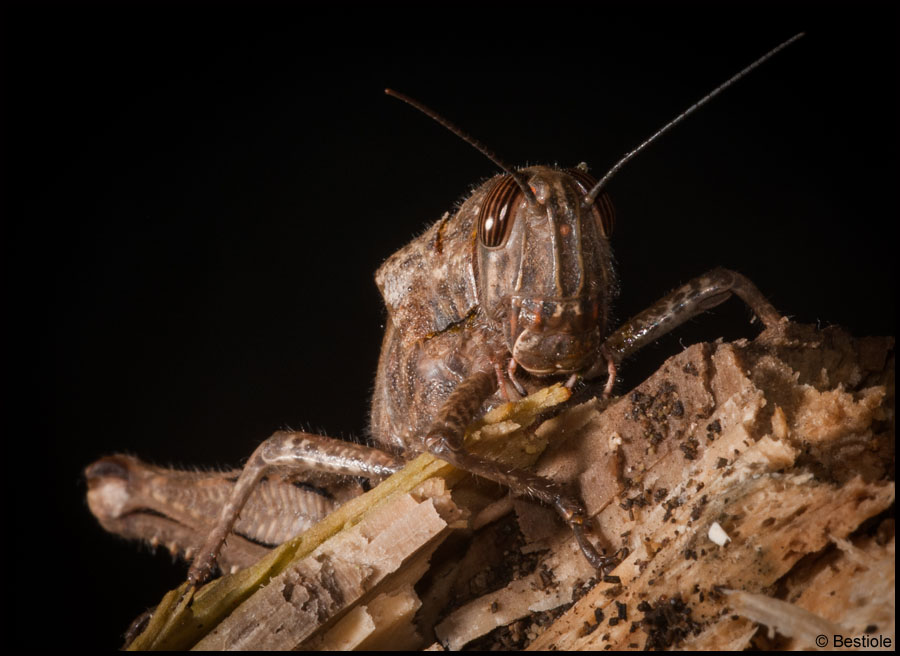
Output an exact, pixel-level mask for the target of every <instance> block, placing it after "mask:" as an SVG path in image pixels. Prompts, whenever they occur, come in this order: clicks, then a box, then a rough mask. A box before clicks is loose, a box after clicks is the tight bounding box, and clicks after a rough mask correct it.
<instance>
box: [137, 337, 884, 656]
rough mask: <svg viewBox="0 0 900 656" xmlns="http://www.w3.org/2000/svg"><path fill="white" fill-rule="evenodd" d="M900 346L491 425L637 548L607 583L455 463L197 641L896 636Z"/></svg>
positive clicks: (760, 641) (274, 581) (561, 531)
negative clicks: (898, 353)
mask: <svg viewBox="0 0 900 656" xmlns="http://www.w3.org/2000/svg"><path fill="white" fill-rule="evenodd" d="M893 348H894V345H893V340H892V339H889V338H866V339H859V340H855V339H853V338H851V337H850V336H849V335H847V334H846V333H845V332H844V331H842V330H841V329H838V328H828V329H825V330H822V331H817V330H815V328H813V327H811V326H800V325H794V324H790V323H787V322H785V323H782V324H781V325H779V326H777V327H775V328H770V329H768V330H766V331H765V332H764V333H763V334H762V335H760V337H759V338H757V339H756V340H754V341H746V340H742V341H739V342H735V343H727V344H723V343H716V344H699V345H696V346H693V347H690V348H688V349H686V350H685V351H684V352H682V353H681V354H679V355H677V356H675V357H673V358H671V359H670V360H668V361H667V362H666V363H665V364H664V365H663V366H662V367H661V368H660V369H659V370H658V371H657V373H656V374H654V375H653V376H652V377H651V378H650V379H648V380H647V381H645V382H644V383H643V384H642V385H640V386H639V387H638V388H636V389H635V390H633V391H632V392H629V393H627V394H626V395H624V396H622V397H620V398H618V399H614V400H613V401H612V402H608V403H601V402H600V401H597V400H593V401H589V402H588V403H584V404H581V405H579V406H576V407H572V408H569V409H567V410H566V411H565V412H562V413H560V414H559V415H558V416H556V417H553V418H551V419H548V420H546V421H544V422H543V423H542V424H539V425H537V424H536V425H537V428H532V429H529V430H523V429H522V427H523V426H527V425H528V424H529V423H530V422H531V421H532V420H533V419H534V417H535V415H537V414H538V413H540V412H543V411H546V408H548V407H549V406H550V405H552V403H554V402H556V401H553V402H550V401H546V400H545V401H544V402H543V405H539V406H537V407H532V408H531V409H530V410H528V411H527V412H525V415H527V417H525V418H523V417H522V416H519V415H517V414H516V413H517V412H520V410H521V408H520V406H510V407H508V408H505V409H502V410H501V411H500V412H498V413H495V415H494V416H493V417H492V418H491V419H490V420H489V421H488V422H486V423H482V424H481V425H480V426H479V427H480V429H481V430H480V432H479V433H478V437H479V438H480V439H481V440H484V441H485V444H484V445H482V446H481V447H478V448H484V447H487V448H488V449H489V450H491V451H492V453H494V454H497V455H496V457H498V458H501V459H505V460H504V461H505V462H508V463H509V464H510V465H515V466H528V465H529V464H530V462H532V461H534V459H535V458H536V457H537V455H538V454H539V453H540V452H541V451H542V450H543V449H544V447H545V446H546V450H545V451H544V452H543V455H542V456H541V457H540V459H539V460H538V461H537V464H536V466H535V469H536V471H538V472H539V473H540V474H542V475H544V476H546V477H548V478H551V479H554V480H556V481H558V482H560V483H563V484H568V485H571V486H573V489H576V490H577V491H578V493H579V494H580V495H581V498H582V499H583V500H584V502H585V505H586V508H587V510H588V514H589V515H590V516H591V517H592V520H591V522H592V531H591V533H590V535H591V536H592V540H593V541H594V542H595V544H597V546H598V548H600V549H602V550H605V551H606V552H607V553H613V552H618V553H620V554H621V555H622V562H621V563H620V564H619V565H618V567H617V568H616V569H615V570H614V571H613V572H611V574H610V575H608V576H606V577H602V576H601V575H599V574H598V573H597V572H596V571H595V570H593V569H592V568H591V567H590V566H589V565H588V563H587V562H586V560H585V559H584V557H583V555H582V554H581V552H580V550H579V549H578V547H577V545H576V544H575V541H574V539H573V537H572V535H571V533H570V532H569V531H568V530H567V529H566V527H565V526H564V525H562V523H561V522H560V521H559V520H558V519H557V518H556V516H555V514H554V513H553V512H552V511H551V510H548V509H547V508H545V507H543V506H541V505H539V504H537V503H535V502H533V501H530V500H527V499H516V500H510V499H509V498H508V497H506V496H505V493H504V492H503V491H502V490H499V489H498V488H497V487H496V486H493V485H492V484H489V483H486V482H484V481H472V480H471V479H466V480H461V476H460V475H459V473H458V472H456V473H452V472H451V469H448V468H447V467H448V466H446V465H444V469H440V470H439V469H438V467H439V465H440V462H439V461H437V462H436V463H435V464H434V465H432V464H429V465H427V467H435V469H422V470H421V471H422V472H427V475H425V474H422V475H421V476H420V475H419V474H417V475H416V476H420V477H419V478H414V479H410V480H411V481H415V482H414V484H413V483H412V482H410V483H409V484H408V487H407V488H405V490H406V491H402V490H401V491H400V492H396V493H391V495H390V496H388V497H386V500H385V501H384V502H383V503H380V505H374V506H372V507H371V508H369V509H368V510H366V511H365V512H362V514H361V515H359V516H360V517H361V519H359V520H358V521H357V520H353V521H352V522H351V521H349V520H347V521H344V520H341V521H344V523H342V524H341V525H340V526H337V525H335V526H334V527H333V528H332V529H329V532H327V536H326V538H327V539H322V540H319V541H317V542H315V543H311V545H312V544H314V545H315V546H310V549H309V550H308V551H307V552H304V553H305V555H302V554H301V555H302V557H297V558H295V559H294V560H293V561H292V562H291V563H290V564H289V565H288V566H286V568H284V569H283V571H280V573H277V574H276V575H274V578H271V580H266V579H264V578H260V579H259V581H260V583H261V584H264V587H262V588H261V589H260V590H259V591H258V592H255V593H254V594H252V596H249V598H247V599H246V600H244V601H243V602H241V603H237V604H236V606H237V607H236V609H235V610H233V611H228V613H230V614H227V613H225V611H222V613H223V615H225V614H227V617H224V619H222V621H221V622H218V620H217V623H218V625H217V626H216V627H215V628H214V629H213V630H212V631H211V632H209V633H208V635H206V637H205V638H203V639H202V640H201V641H200V642H199V643H197V644H195V646H196V647H197V648H207V649H238V648H241V649H251V648H252V649H287V648H297V647H300V648H301V649H304V650H313V649H335V650H336V649H342V650H346V649H366V650H370V649H385V648H389V649H417V648H425V647H430V648H432V649H435V648H438V649H439V648H449V649H460V648H466V647H469V648H480V649H485V648H495V649H496V648H501V649H502V648H523V647H527V648H529V649H565V650H574V649H591V650H594V649H612V650H615V649H645V648H650V649H670V648H684V649H698V650H699V649H703V650H712V649H715V650H730V649H745V648H758V649H761V648H767V649H807V648H815V647H817V646H818V647H822V645H821V644H819V645H816V642H815V640H816V638H817V636H819V635H822V634H824V635H826V636H829V639H830V637H831V636H832V635H834V634H840V635H844V636H848V637H851V636H865V635H869V636H874V635H878V636H884V637H889V638H890V639H891V641H893V639H894V524H893V519H892V514H891V513H892V506H893V502H894V483H893V479H894V446H893V444H894V439H893V435H894V378H893V372H894V362H893ZM557 400H558V399H557ZM517 408H518V409H517ZM529 412H530V413H531V414H530V415H529V414H528V413H529ZM491 438H493V440H491ZM491 445H493V446H491ZM504 448H505V450H506V451H507V453H505V454H502V453H499V451H502V450H503V449H504ZM423 457H424V456H423ZM416 463H418V464H416ZM414 467H420V468H422V467H426V466H425V465H423V464H422V461H421V459H420V460H416V461H414V462H413V463H411V464H410V465H409V466H408V467H407V468H406V469H404V471H403V472H401V473H400V474H398V475H397V476H398V477H402V476H403V475H405V472H406V471H407V469H410V468H414ZM407 475H408V474H407ZM435 475H437V478H435V477H434V476H435ZM392 478H394V477H392ZM389 482H390V479H389V481H386V482H385V483H389ZM391 484H392V485H393V484H394V483H391ZM381 487H382V486H379V488H376V489H375V490H373V491H372V492H370V493H369V494H373V493H375V492H378V490H379V489H380V488H381ZM450 488H452V498H451V492H450V491H449V490H450ZM356 501H357V500H352V501H350V502H348V503H347V504H346V505H345V506H343V507H342V508H341V509H339V510H337V511H336V513H334V514H339V513H341V512H350V511H349V510H345V509H346V508H347V507H348V506H351V505H352V504H354V503H355V502H356ZM510 511H512V512H510ZM353 512H356V511H353ZM354 516H356V515H354ZM329 519H330V518H326V519H325V520H323V522H322V524H327V522H328V521H329ZM335 521H337V520H335ZM317 529H318V527H314V528H313V529H311V532H315V531H316V530H317ZM319 530H324V529H319ZM323 535H325V534H324V533H323ZM301 537H302V536H301ZM270 558H276V556H275V555H274V552H273V555H271V556H270ZM238 576H239V575H238ZM260 576H261V575H260ZM254 580H256V579H254ZM198 598H199V597H198ZM173 599H174V597H173ZM172 603H174V602H172ZM164 606H165V604H164ZM166 612H168V611H166ZM159 622H163V620H159ZM170 623H171V622H170ZM145 644H146V643H145ZM154 644H156V645H157V646H159V645H166V644H167V643H165V642H164V641H163V642H161V643H154ZM168 644H171V643H168ZM189 644H193V643H189ZM882 645H883V643H882ZM875 646H878V645H877V644H876V645H875ZM891 646H892V645H891ZM825 647H826V648H829V647H831V645H830V643H829V644H828V645H825Z"/></svg>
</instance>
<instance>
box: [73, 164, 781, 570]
mask: <svg viewBox="0 0 900 656" xmlns="http://www.w3.org/2000/svg"><path fill="white" fill-rule="evenodd" d="M517 175H518V176H520V178H521V180H522V181H524V182H522V183H521V184H520V182H519V180H517V179H515V178H513V176H512V175H510V174H506V175H499V176H495V177H494V178H492V179H491V180H488V181H487V182H485V183H484V184H483V185H481V186H480V187H479V188H478V189H476V190H475V191H474V192H473V193H472V195H471V196H470V197H469V198H468V199H467V200H466V201H465V202H463V204H462V205H461V206H460V208H459V210H458V211H457V212H456V213H455V214H454V215H452V216H450V215H447V214H445V215H444V217H443V218H442V219H441V220H440V221H438V222H437V223H435V224H434V225H432V226H431V227H430V228H429V229H428V230H426V231H425V232H424V233H423V234H422V235H420V236H419V237H418V238H417V239H415V240H413V241H412V242H411V243H410V244H408V245H407V246H405V247H404V248H402V249H401V250H399V251H398V252H397V253H395V254H394V255H392V256H391V257H390V258H388V259H387V260H386V261H385V263H384V264H383V265H382V266H381V267H380V268H379V270H378V272H377V274H376V282H377V284H378V287H379V289H380V290H381V292H382V295H383V296H384V299H385V303H386V305H387V308H388V314H389V318H388V324H387V327H386V331H385V336H384V341H383V344H382V350H381V358H380V361H379V366H378V372H377V376H376V382H375V392H374V396H373V400H372V414H371V425H370V433H371V437H372V440H373V441H374V442H375V443H376V444H377V445H378V446H379V447H380V448H381V449H382V450H380V449H378V448H372V447H367V446H364V445H359V444H351V443H347V442H343V441H340V440H334V439H331V438H327V437H322V436H317V435H311V434H308V433H300V432H291V431H280V432H278V433H275V434H274V435H273V436H272V437H270V438H269V439H268V440H266V441H264V442H263V443H262V444H261V445H260V446H259V447H258V448H257V449H256V451H255V452H254V453H253V455H252V456H251V457H250V460H249V461H248V463H247V465H246V466H245V467H244V469H243V471H242V473H241V475H240V476H239V477H238V479H237V481H236V482H235V483H234V484H233V486H232V489H231V490H230V492H229V495H228V498H227V500H224V502H222V503H221V506H220V511H219V513H218V518H217V519H216V520H215V521H214V522H211V524H212V529H211V530H210V532H209V534H208V536H207V539H206V540H205V541H204V542H203V545H202V546H201V547H200V548H199V549H198V554H197V557H196V558H195V560H194V562H193V564H192V566H191V570H190V572H189V579H190V580H192V581H193V582H195V583H199V582H201V581H203V580H205V579H206V578H208V577H209V575H210V574H211V572H212V570H213V568H214V566H215V564H216V562H217V558H218V554H219V552H220V550H221V548H222V545H223V543H224V541H225V538H226V537H227V536H228V534H229V533H230V532H231V531H232V530H234V529H235V526H236V522H237V520H238V516H239V514H240V513H241V512H242V509H243V511H244V514H243V515H241V516H242V517H243V521H244V525H246V524H247V523H248V516H249V517H250V520H249V523H250V524H251V525H252V524H254V523H259V522H260V521H262V520H261V519H260V520H257V519H256V518H255V516H254V514H255V513H256V512H257V511H255V510H254V509H253V508H250V507H246V504H247V503H248V500H249V499H250V498H251V494H252V493H253V492H254V490H256V489H257V488H258V486H259V485H260V483H261V482H263V479H265V478H266V477H270V476H272V475H275V476H277V477H287V478H289V479H296V478H299V479H300V480H304V481H306V482H312V483H314V484H320V483H321V481H322V480H323V478H322V476H323V474H324V475H326V477H327V475H332V476H333V475H337V476H361V477H366V478H369V479H370V480H374V481H377V480H380V479H382V478H384V477H385V476H387V475H389V474H390V473H392V472H394V471H396V470H397V469H398V468H399V467H401V466H402V464H403V461H404V460H405V459H408V458H409V457H411V456H413V455H415V454H418V453H421V452H423V451H428V452H430V453H432V454H434V455H436V456H437V457H439V458H442V459H444V460H446V461H447V462H450V463H451V464H454V465H455V466H457V467H459V468H461V469H463V470H466V471H468V472H470V473H473V474H476V475H479V476H483V477H485V478H489V479H491V480H494V481H497V482H499V483H501V484H503V485H505V486H507V487H509V488H510V490H511V491H512V492H513V493H514V494H517V495H528V496H532V497H535V498H537V499H540V500H541V501H543V502H544V503H546V504H548V505H550V506H552V507H554V508H555V509H556V510H557V511H558V513H559V514H560V516H561V517H562V518H563V519H564V521H566V523H568V524H569V526H570V527H571V528H572V530H573V531H574V533H575V536H576V538H577V540H578V542H579V544H580V546H581V548H582V551H583V552H584V553H585V556H586V557H587V558H588V559H589V560H590V561H591V562H592V564H594V565H595V566H596V567H598V568H604V569H605V568H608V567H609V566H610V565H611V564H612V562H613V560H612V558H607V557H602V556H600V555H599V554H597V552H596V551H595V550H594V547H593V546H592V545H591V543H590V542H589V541H588V540H587V538H586V537H585V534H584V528H583V525H584V523H585V521H586V518H585V516H584V511H583V509H582V506H581V503H580V502H579V501H578V500H577V499H575V498H574V497H572V496H571V495H569V494H568V493H567V492H566V491H565V490H563V489H561V488H560V487H559V486H558V485H557V484H555V483H553V482H551V481H549V480H546V479H543V478H541V477H539V476H536V475H534V474H531V473H529V472H524V471H517V470H512V471H510V470H503V469H500V468H499V467H497V466H496V465H495V464H494V463H492V462H491V461H488V460H485V459H484V458H481V457H478V456H475V455H473V454H470V453H468V452H467V451H466V450H465V448H464V446H463V441H462V440H463V434H464V431H465V427H466V426H467V424H469V423H470V422H471V421H472V420H473V419H475V418H477V416H479V415H480V414H481V413H483V412H485V411H487V410H489V409H490V408H491V407H494V406H496V405H498V404H500V403H502V402H505V401H507V400H508V399H509V398H510V396H513V395H515V394H516V393H517V390H518V392H520V393H521V392H532V391H535V390H536V389H539V388H540V387H543V386H546V385H547V384H549V383H550V382H552V379H553V378H560V377H562V378H563V379H565V378H568V379H570V380H574V377H575V376H581V377H585V378H593V377H597V376H601V375H603V374H607V375H608V382H607V386H606V394H609V392H610V390H611V389H612V384H613V382H614V380H615V372H616V366H617V364H618V363H619V362H621V360H622V359H623V358H625V357H626V356H628V355H629V354H630V353H632V352H633V351H635V350H637V349H638V348H640V347H642V346H643V345H645V344H647V343H649V342H651V341H653V340H655V339H657V338H658V337H659V336H661V335H662V334H664V333H666V332H668V331H669V330H671V329H672V328H674V327H676V326H677V325H679V324H680V323H683V322H684V321H685V320H687V319H689V318H690V317H692V316H695V315H696V314H698V313H700V312H703V311H704V310H706V309H708V308H710V307H713V306H715V305H718V304H719V303H721V302H723V301H724V300H726V299H727V298H728V297H729V296H730V295H731V293H736V294H737V295H738V296H740V297H741V298H742V299H743V300H744V301H745V302H746V303H747V304H748V305H749V306H750V307H751V308H752V309H753V311H754V312H755V313H756V314H757V316H759V317H760V318H761V319H762V320H763V322H764V323H766V324H767V325H771V324H772V323H774V322H777V321H778V320H779V319H780V315H779V314H778V312H777V311H776V310H775V309H774V308H773V307H772V306H771V305H770V304H769V303H768V302H767V301H766V300H765V298H764V297H763V296H762V294H761V293H760V292H759V291H758V290H757V289H756V287H754V286H753V284H752V283H751V282H750V281H749V280H747V279H746V278H745V277H744V276H741V275H740V274H737V273H735V272H732V271H728V270H726V269H715V270H713V271H711V272H709V273H708V274H706V275H704V276H701V277H699V278H697V279H695V280H693V281H691V282H689V283H688V284H686V285H684V286H682V287H680V288H678V289H676V290H675V291H674V292H672V293H671V294H669V295H668V296H666V297H665V298H663V299H662V300H660V301H659V302H657V303H656V304H655V305H653V306H652V307H651V308H649V309H648V310H646V311H645V312H642V313H641V314H639V315H637V316H636V317H634V318H633V319H632V320H630V321H628V322H626V323H625V324H624V325H623V326H622V327H620V328H619V330H618V331H616V332H615V333H613V334H612V335H610V336H608V337H607V333H606V331H607V326H606V324H607V317H608V315H609V307H610V303H611V301H612V299H613V298H614V296H615V293H616V279H615V273H614V270H613V266H612V262H613V258H612V253H611V250H610V247H609V241H608V236H609V231H610V230H611V228H612V225H613V216H612V205H611V204H610V202H609V199H608V198H607V197H606V196H605V195H601V196H600V197H599V198H597V200H596V201H595V202H594V203H593V204H590V205H586V204H585V203H584V199H585V195H586V193H587V191H588V190H590V189H591V187H592V186H593V184H594V180H593V178H591V177H590V176H589V175H588V174H587V173H586V170H585V169H584V168H581V167H579V168H576V169H555V168H550V167H544V166H534V167H530V168H527V169H523V170H522V171H519V172H518V173H517ZM526 184H527V187H526V186H525V185H526ZM526 189H527V191H528V193H526ZM101 462H103V461H101ZM115 474H116V472H111V471H109V466H105V467H103V466H98V465H95V466H93V469H92V468H89V470H88V477H89V479H90V480H91V485H92V488H93V489H97V490H112V489H113V487H109V484H110V482H112V483H115V479H116V475H115ZM175 478H177V477H173V478H172V480H173V481H174V480H175ZM188 484H190V483H188ZM176 487H177V485H176ZM98 494H99V493H98ZM97 496H98V495H95V497H97ZM111 498H112V497H111ZM95 501H96V499H95ZM135 503H137V502H135ZM102 505H103V504H101V503H99V502H97V503H94V504H93V505H92V507H94V506H96V507H97V508H100V507H101V506H102ZM114 505H115V504H114ZM157 506H158V508H154V507H152V506H148V508H150V509H151V510H152V511H153V512H155V513H158V514H161V515H163V517H164V518H165V519H167V520H174V521H175V522H176V523H177V519H175V517H176V516H177V513H171V512H167V511H166V510H165V508H164V506H165V504H157ZM106 507H109V504H107V506H106ZM95 514H98V511H96V510H95ZM98 517H101V520H102V521H104V523H105V525H109V526H110V527H111V529H112V530H116V531H117V532H123V531H121V530H117V528H116V526H118V524H115V525H114V524H113V521H112V520H113V519H114V518H112V517H111V516H109V513H107V514H106V516H103V513H102V512H100V513H99V514H98ZM116 521H118V522H119V523H120V524H121V523H122V521H124V519H121V520H120V519H116ZM135 521H136V518H135V517H132V523H131V524H130V525H129V526H130V527H131V528H132V529H133V527H134V526H136V524H135ZM141 521H144V522H145V523H146V524H147V526H146V527H144V532H145V533H149V531H150V528H149V527H150V525H154V526H155V525H157V524H158V525H162V524H165V522H164V521H163V519H154V516H153V515H150V516H144V517H143V518H142V519H141ZM124 525H125V524H122V526H124ZM208 525H209V523H208V524H207V526H208ZM141 526H143V524H142V525H141ZM237 526H238V530H240V526H241V525H240V524H238V525H237ZM154 530H156V531H157V532H159V531H160V528H159V526H156V528H155V529H154ZM198 530H202V528H198ZM170 532H171V531H170ZM131 533H134V530H131ZM176 533H177V531H176ZM144 537H145V538H147V539H150V538H152V537H153V536H151V535H149V534H148V535H144ZM191 546H193V544H192V545H191Z"/></svg>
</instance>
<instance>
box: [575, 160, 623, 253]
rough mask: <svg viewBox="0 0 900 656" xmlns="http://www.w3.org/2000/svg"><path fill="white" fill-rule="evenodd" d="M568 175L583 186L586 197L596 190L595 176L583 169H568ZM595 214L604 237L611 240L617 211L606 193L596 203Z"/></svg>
mask: <svg viewBox="0 0 900 656" xmlns="http://www.w3.org/2000/svg"><path fill="white" fill-rule="evenodd" d="M566 173H568V174H569V175H571V176H572V177H573V178H575V181H576V182H578V184H579V185H580V186H581V191H582V193H584V194H585V195H587V193H588V192H589V191H590V190H591V189H593V188H594V185H596V184H597V181H596V180H595V179H594V176H592V175H589V174H588V173H586V172H585V171H582V170H581V169H566ZM593 209H594V212H595V215H596V217H597V219H598V221H597V224H598V225H599V226H600V230H601V231H602V232H603V236H604V237H606V238H607V239H609V237H610V236H611V235H612V231H613V228H614V227H615V225H616V210H615V209H614V208H613V205H612V201H611V200H610V199H609V196H608V195H607V194H606V193H605V192H604V193H602V194H600V196H598V197H597V200H595V201H594V208H593Z"/></svg>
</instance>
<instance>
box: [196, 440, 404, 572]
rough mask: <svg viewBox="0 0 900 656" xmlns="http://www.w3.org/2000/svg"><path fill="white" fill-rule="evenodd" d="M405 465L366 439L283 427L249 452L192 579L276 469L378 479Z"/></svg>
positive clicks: (208, 565)
mask: <svg viewBox="0 0 900 656" xmlns="http://www.w3.org/2000/svg"><path fill="white" fill-rule="evenodd" d="M402 466H403V462H402V461H401V460H400V459H398V458H395V457H393V456H391V455H389V454H387V453H385V452H384V451H380V450H378V449H373V448H371V447H367V446H364V445H362V444H354V443H352V442H344V441H342V440H336V439H334V438H330V437H324V436H322V435H313V434H312V433H302V432H299V431H278V432H277V433H275V434H274V435H272V437H270V438H269V439H267V440H266V441H265V442H263V443H262V444H260V445H259V447H257V449H256V451H254V452H253V455H251V456H250V460H249V461H248V462H247V464H246V466H245V467H244V469H243V471H242V472H241V475H240V477H239V478H238V480H237V483H235V485H234V488H233V489H232V491H231V495H230V497H229V498H228V501H227V502H226V503H225V505H224V506H222V510H221V512H220V513H219V517H218V519H217V520H216V524H215V527H214V528H213V530H212V531H210V533H209V536H208V537H207V538H206V542H204V544H203V546H202V547H201V548H200V550H199V552H198V553H197V557H196V558H195V559H194V562H193V563H191V568H190V570H189V571H188V581H190V582H191V583H192V584H193V585H200V584H201V583H203V582H205V581H206V580H207V579H209V577H210V575H211V573H212V570H213V568H214V567H215V564H216V558H217V557H218V555H219V551H220V550H221V548H222V545H223V544H224V543H225V538H226V537H227V536H228V534H229V533H230V532H231V530H232V527H233V526H234V523H235V521H236V520H237V517H238V514H239V513H240V512H241V509H242V508H243V507H244V504H245V503H246V502H247V498H248V497H249V496H250V493H251V492H252V491H253V490H254V489H255V488H256V486H257V485H259V482H260V481H261V480H262V478H263V477H264V476H266V475H268V474H272V473H274V472H296V471H316V472H323V473H330V474H338V475H343V476H363V477H365V478H371V479H376V480H378V479H382V478H385V477H386V476H389V475H390V474H393V473H394V472H396V471H399V470H400V468H401V467H402Z"/></svg>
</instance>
